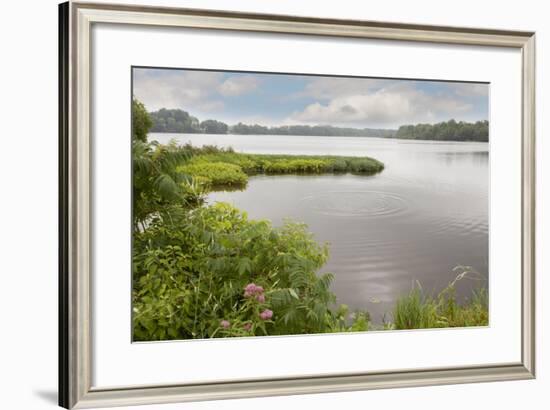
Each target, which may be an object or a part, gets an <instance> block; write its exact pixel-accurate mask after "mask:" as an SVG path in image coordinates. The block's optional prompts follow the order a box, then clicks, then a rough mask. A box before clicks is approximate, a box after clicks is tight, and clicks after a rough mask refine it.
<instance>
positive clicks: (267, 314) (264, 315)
mask: <svg viewBox="0 0 550 410" xmlns="http://www.w3.org/2000/svg"><path fill="white" fill-rule="evenodd" d="M272 317H273V312H272V311H271V310H269V309H266V310H264V311H263V312H262V313H260V319H262V320H269V319H271V318H272Z"/></svg>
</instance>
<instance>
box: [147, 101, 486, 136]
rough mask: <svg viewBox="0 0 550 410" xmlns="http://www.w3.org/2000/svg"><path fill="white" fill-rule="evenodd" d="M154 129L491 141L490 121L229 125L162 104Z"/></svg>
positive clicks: (154, 116) (152, 116)
mask: <svg viewBox="0 0 550 410" xmlns="http://www.w3.org/2000/svg"><path fill="white" fill-rule="evenodd" d="M148 115H149V117H150V119H151V129H150V131H151V132H158V133H182V134H232V135H290V136H292V135H294V136H316V137H323V136H325V137H328V136H330V137H340V136H342V137H377V138H397V139H413V140H431V141H468V142H487V141H489V122H488V121H477V122H465V121H455V120H454V119H451V120H449V121H445V122H440V123H437V124H416V125H409V124H405V125H401V126H400V127H399V128H398V129H383V128H352V127H335V126H331V125H281V126H271V127H267V126H264V125H260V124H243V123H242V122H239V123H237V124H234V125H228V124H226V123H224V122H222V121H217V120H213V119H208V120H204V121H202V122H201V121H199V119H198V118H197V117H194V116H193V115H191V114H189V113H188V112H187V111H183V110H180V109H166V108H161V109H160V110H158V111H154V112H151V113H149V114H148Z"/></svg>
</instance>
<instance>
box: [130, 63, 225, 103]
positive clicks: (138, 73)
mask: <svg viewBox="0 0 550 410" xmlns="http://www.w3.org/2000/svg"><path fill="white" fill-rule="evenodd" d="M222 80H223V74H221V73H216V72H209V71H180V70H150V69H136V70H135V72H134V95H135V96H136V98H138V99H139V100H140V101H142V102H143V103H144V104H145V106H146V107H147V109H148V110H149V111H155V110H158V109H160V108H181V109H184V110H188V111H189V110H192V111H193V112H195V111H196V110H197V109H199V110H204V111H208V110H211V109H213V108H217V107H219V106H220V104H223V103H222V102H221V101H219V100H216V98H215V97H216V95H215V92H216V90H217V88H218V87H219V86H220V85H221V84H222Z"/></svg>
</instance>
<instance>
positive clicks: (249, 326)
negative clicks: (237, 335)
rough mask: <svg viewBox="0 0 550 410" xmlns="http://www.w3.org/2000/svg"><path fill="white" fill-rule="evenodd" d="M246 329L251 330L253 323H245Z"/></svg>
mask: <svg viewBox="0 0 550 410" xmlns="http://www.w3.org/2000/svg"><path fill="white" fill-rule="evenodd" d="M243 328H244V330H246V331H247V332H250V329H252V323H245V324H244V326H243Z"/></svg>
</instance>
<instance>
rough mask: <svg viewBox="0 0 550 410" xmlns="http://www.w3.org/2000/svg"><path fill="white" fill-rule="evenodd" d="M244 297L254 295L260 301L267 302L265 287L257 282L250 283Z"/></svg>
mask: <svg viewBox="0 0 550 410" xmlns="http://www.w3.org/2000/svg"><path fill="white" fill-rule="evenodd" d="M244 297H245V298H250V297H254V298H256V300H257V301H258V302H260V303H264V302H265V295H264V288H263V287H261V286H258V285H256V284H255V283H249V284H248V285H246V287H245V288H244Z"/></svg>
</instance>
